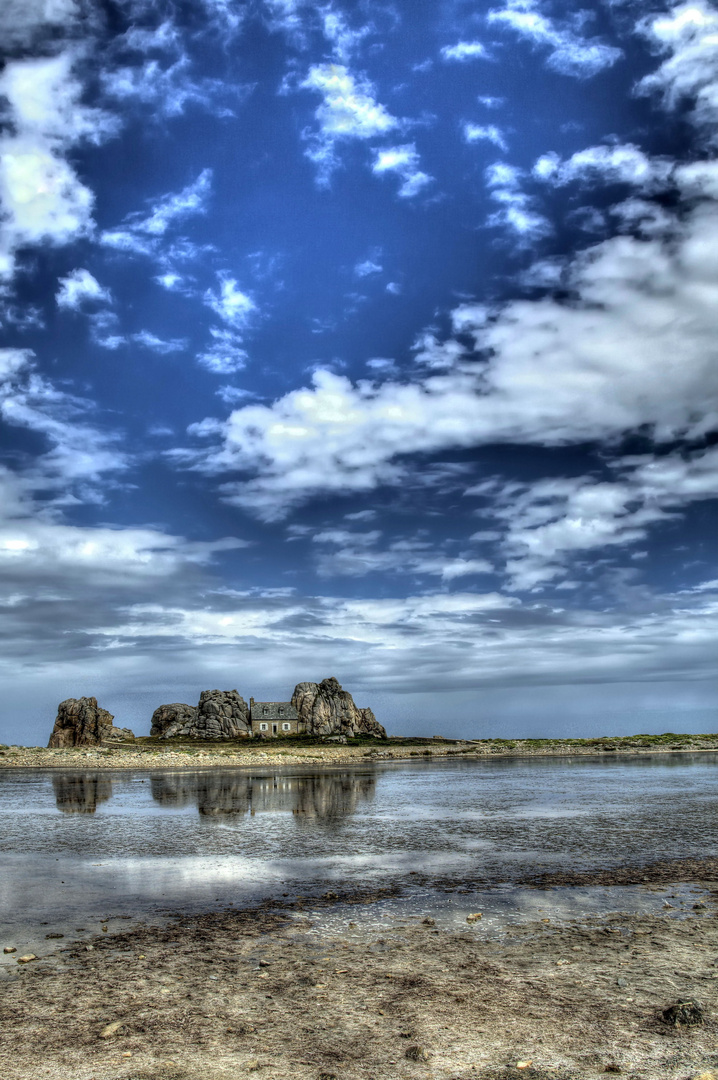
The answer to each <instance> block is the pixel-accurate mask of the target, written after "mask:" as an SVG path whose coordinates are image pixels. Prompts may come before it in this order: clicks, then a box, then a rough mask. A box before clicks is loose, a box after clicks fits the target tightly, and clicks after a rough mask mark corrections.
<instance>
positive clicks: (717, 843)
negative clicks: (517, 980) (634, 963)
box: [0, 754, 718, 943]
mask: <svg viewBox="0 0 718 1080" xmlns="http://www.w3.org/2000/svg"><path fill="white" fill-rule="evenodd" d="M717 826H718V757H717V756H716V755H712V754H676V755H665V754H664V755H655V756H647V755H641V756H635V757H620V758H612V759H608V760H607V759H606V758H605V757H601V758H585V757H580V758H579V757H577V758H534V759H501V760H493V761H492V760H488V761H482V760H479V761H476V760H472V761H456V760H453V761H445V760H444V761H434V762H417V763H415V762H406V763H404V762H402V763H391V764H389V763H386V764H383V763H382V764H372V765H367V766H366V767H353V768H326V767H325V768H318V767H317V768H306V767H302V768H299V767H294V768H292V767H288V768H285V769H277V768H261V769H257V770H238V769H234V770H230V769H227V770H218V769H211V770H210V769H207V770H196V771H189V770H182V771H162V770H149V771H127V772H110V771H90V770H87V771H73V772H60V771H49V770H47V771H41V770H37V771H30V770H28V771H25V770H23V771H20V770H11V769H6V770H0V851H1V852H2V875H1V876H0V916H1V923H2V931H1V935H2V938H3V939H4V940H9V939H10V938H15V937H17V936H18V935H22V934H25V935H26V936H27V935H28V934H31V936H32V937H33V939H36V938H37V934H38V928H40V927H43V926H44V927H46V928H47V929H48V931H49V932H52V931H57V932H65V931H67V933H72V934H74V935H77V934H80V936H81V935H82V933H85V932H87V933H90V932H96V931H97V929H98V924H99V923H100V922H104V923H105V924H106V925H107V924H108V923H107V920H108V919H109V920H111V922H112V925H113V926H114V925H115V924H116V921H117V919H118V918H120V917H123V916H125V917H126V916H132V917H133V918H136V917H141V918H148V917H157V916H159V915H161V914H162V913H163V912H168V911H173V912H177V911H183V912H184V911H186V912H191V911H198V910H203V909H204V910H207V909H210V910H211V909H212V908H215V907H219V906H225V905H227V904H230V903H231V904H236V905H243V904H248V903H254V902H257V901H259V900H261V899H264V898H277V899H278V898H281V897H283V896H289V897H291V898H293V897H296V895H297V894H298V893H301V894H302V895H304V896H308V897H312V896H315V895H319V894H320V893H321V892H322V891H323V890H327V889H332V888H336V886H337V885H341V886H342V887H349V888H352V887H370V888H381V887H384V886H388V885H399V886H401V887H402V889H403V890H404V894H405V896H407V897H409V896H410V897H411V898H412V899H411V905H413V906H412V907H411V910H412V911H414V912H415V913H417V912H418V913H421V912H422V911H428V910H429V909H430V908H432V905H433V908H434V909H436V910H437V911H439V910H442V911H443V910H444V909H445V910H446V912H447V918H449V917H450V918H454V917H456V918H458V919H460V920H461V919H463V918H464V915H465V912H464V910H463V909H464V907H466V908H467V909H468V910H472V909H473V907H474V906H475V905H476V903H477V902H478V900H477V896H476V893H475V889H476V886H473V887H472V896H471V897H467V898H466V899H458V900H456V901H451V903H452V904H455V905H456V904H457V903H458V906H455V907H453V908H451V907H450V904H449V901H444V900H442V899H441V895H442V894H440V893H439V892H436V890H435V889H434V890H432V888H431V887H430V882H431V879H435V880H436V879H439V880H441V879H448V878H453V879H466V880H471V881H474V882H480V883H481V888H482V889H483V890H484V892H483V893H482V897H483V899H482V904H483V906H484V907H487V908H488V909H489V911H488V913H487V916H486V918H487V920H489V921H490V920H491V919H496V920H499V921H500V920H501V918H502V917H504V916H505V917H510V918H515V917H517V915H518V916H520V915H521V911H522V907H523V908H525V909H526V911H527V912H530V913H531V912H535V911H536V910H538V908H539V907H546V906H547V904H546V902H544V901H542V900H541V898H540V897H536V894H534V899H529V898H528V895H527V894H526V890H518V891H517V890H515V889H514V888H513V887H512V884H511V883H512V882H513V881H515V880H517V879H519V878H521V877H522V876H525V875H526V874H527V873H534V872H540V871H546V870H557V869H567V868H569V869H574V870H576V869H586V870H590V869H597V868H600V867H603V866H615V865H620V864H622V865H625V864H642V863H648V862H651V861H656V860H659V859H672V858H681V857H686V856H704V855H716V854H718V828H717ZM417 876H419V877H420V878H421V881H422V884H421V886H420V887H418V886H416V885H415V882H416V879H417ZM492 882H496V883H499V882H502V883H503V884H502V885H501V886H500V887H498V886H497V888H495V889H494V890H493V891H491V889H490V886H491V885H492ZM427 883H428V884H427ZM487 888H488V889H489V892H486V889H487ZM634 893H635V896H634ZM489 894H490V895H489ZM620 895H621V896H622V897H623V903H622V904H620V905H619V906H623V907H631V908H632V907H633V905H634V903H639V900H637V899H636V897H637V896H640V890H634V891H633V893H631V892H630V890H629V891H625V890H624V892H623V893H621V894H620ZM522 896H523V897H524V899H523V900H522ZM612 896H613V894H612V893H611V890H608V891H606V890H604V891H603V893H601V891H600V890H598V892H597V891H596V890H593V892H592V891H591V890H587V891H586V890H584V893H583V894H582V893H581V892H580V891H579V892H575V893H573V894H572V898H571V899H569V897H568V894H565V893H561V894H560V895H559V892H555V894H554V908H555V909H556V910H558V908H559V907H560V906H561V905H563V909H565V911H566V912H567V913H569V912H575V911H576V910H577V905H578V906H579V907H581V910H586V909H587V906H588V908H590V906H591V903H593V904H594V905H595V904H598V905H599V907H600V906H603V907H604V908H605V904H606V903H609V904H610V903H617V900H616V898H615V897H614V898H613V899H611V897H612ZM432 897H433V899H432ZM591 897H593V900H592V899H591ZM601 897H603V899H601ZM597 898H598V899H597ZM559 899H560V901H561V903H560V904H559ZM682 899H683V900H685V901H686V902H687V899H690V897H688V896H687V897H683V898H682ZM651 903H653V901H651ZM406 910H408V909H406ZM502 912H503V916H502ZM507 912H508V913H509V914H508V915H507ZM380 916H381V912H378V914H377V917H380ZM442 917H443V916H442ZM486 925H488V921H487V924H486ZM80 928H84V929H83V930H80ZM111 928H112V927H111ZM0 943H2V942H0Z"/></svg>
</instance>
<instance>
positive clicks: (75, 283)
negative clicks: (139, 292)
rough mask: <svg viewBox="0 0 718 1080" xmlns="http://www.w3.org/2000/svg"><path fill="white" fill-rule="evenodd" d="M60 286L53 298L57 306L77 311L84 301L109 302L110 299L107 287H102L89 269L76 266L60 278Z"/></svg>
mask: <svg viewBox="0 0 718 1080" xmlns="http://www.w3.org/2000/svg"><path fill="white" fill-rule="evenodd" d="M59 284H60V288H59V289H58V291H57V293H56V295H55V300H56V302H57V306H58V307H61V308H70V309H71V310H72V311H79V310H80V309H81V308H82V305H83V304H84V303H85V302H91V303H92V302H94V303H109V301H110V300H111V299H112V297H111V295H110V290H109V289H104V288H103V287H102V286H101V285H100V283H99V281H97V280H96V278H94V277H93V276H92V274H91V273H90V271H89V270H85V269H83V268H78V269H77V270H72V271H71V272H70V273H69V274H68V275H67V277H65V278H60V281H59Z"/></svg>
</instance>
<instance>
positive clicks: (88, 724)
mask: <svg viewBox="0 0 718 1080" xmlns="http://www.w3.org/2000/svg"><path fill="white" fill-rule="evenodd" d="M114 719H115V718H114V716H113V715H112V713H109V712H108V711H107V709H101V708H100V706H99V705H98V704H97V698H94V697H81V698H68V699H67V700H66V701H61V702H60V704H59V706H58V709H57V718H56V720H55V726H54V727H53V729H52V734H51V735H50V740H49V742H48V744H47V745H48V747H49V748H50V749H52V750H59V749H62V748H64V747H72V746H100V745H101V744H103V743H120V742H126V741H132V740H134V737H135V736H134V734H133V733H132V732H131V731H130V729H129V728H119V727H114V725H113V723H112V721H113V720H114Z"/></svg>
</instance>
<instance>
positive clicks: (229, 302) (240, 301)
mask: <svg viewBox="0 0 718 1080" xmlns="http://www.w3.org/2000/svg"><path fill="white" fill-rule="evenodd" d="M204 302H205V304H206V305H207V307H209V308H211V309H212V311H214V313H215V315H219V317H220V319H222V321H223V322H226V323H227V324H228V325H229V326H231V327H233V328H234V329H235V330H240V329H243V328H244V327H245V326H246V325H247V324H248V322H249V320H250V318H251V317H252V314H253V313H254V312H255V311H256V310H257V306H256V304H255V303H254V301H253V300H252V299H251V297H249V296H247V294H246V293H243V292H242V290H241V289H238V288H237V282H236V281H235V280H234V278H231V277H228V276H221V277H220V282H219V292H214V291H213V290H212V289H208V290H207V292H206V293H205V294H204Z"/></svg>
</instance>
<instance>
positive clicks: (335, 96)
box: [301, 64, 399, 184]
mask: <svg viewBox="0 0 718 1080" xmlns="http://www.w3.org/2000/svg"><path fill="white" fill-rule="evenodd" d="M301 86H302V87H303V88H304V89H306V90H314V91H316V92H317V93H319V94H321V95H322V97H323V99H324V100H323V102H322V104H321V105H320V106H319V108H318V109H317V110H316V113H315V116H316V119H317V121H318V122H319V132H318V133H317V134H314V135H312V136H307V137H309V138H310V139H311V146H310V148H309V150H308V151H307V156H308V157H309V158H310V159H311V160H312V161H314V162H315V164H316V165H317V167H318V170H319V172H318V179H319V182H320V183H322V184H326V183H328V182H329V178H330V176H331V174H332V172H333V170H334V169H335V168H336V165H337V158H336V154H335V146H336V144H337V143H340V142H343V141H346V140H350V139H361V140H365V139H374V138H376V137H377V136H380V135H385V134H386V133H387V132H389V131H392V130H393V129H394V128H396V127H397V126H398V124H399V121H398V120H397V119H396V118H395V117H393V116H392V115H391V114H390V113H388V112H387V110H386V109H385V108H384V106H383V105H381V104H379V102H377V101H376V99H375V97H374V88H373V87H372V85H371V84H370V83H369V82H368V81H367V80H366V79H363V78H361V77H359V76H355V75H352V74H351V72H350V71H349V69H348V68H347V67H346V66H345V65H344V64H315V65H314V66H313V67H311V68H310V69H309V74H308V75H307V77H306V79H305V80H304V82H302V83H301Z"/></svg>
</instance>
